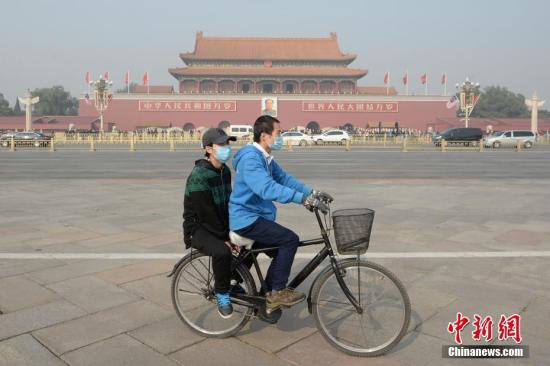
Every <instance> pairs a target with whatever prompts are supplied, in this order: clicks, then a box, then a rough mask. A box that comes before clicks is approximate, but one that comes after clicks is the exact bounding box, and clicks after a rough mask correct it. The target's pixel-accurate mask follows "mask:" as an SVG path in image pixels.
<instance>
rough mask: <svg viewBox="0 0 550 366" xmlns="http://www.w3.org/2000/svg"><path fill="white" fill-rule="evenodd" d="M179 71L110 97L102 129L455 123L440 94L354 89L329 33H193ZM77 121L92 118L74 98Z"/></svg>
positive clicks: (348, 58)
mask: <svg viewBox="0 0 550 366" xmlns="http://www.w3.org/2000/svg"><path fill="white" fill-rule="evenodd" d="M179 56H180V58H181V60H182V61H183V63H184V66H183V67H175V68H170V69H168V72H169V73H170V74H171V75H172V76H173V77H174V78H175V79H176V81H177V87H176V88H174V87H173V86H171V85H149V86H145V85H140V86H137V87H135V88H134V89H133V90H131V91H130V93H115V94H114V95H113V97H112V100H111V102H110V104H109V107H108V109H107V110H106V111H105V113H104V118H105V129H106V130H107V129H109V130H111V129H112V127H113V126H116V127H117V129H118V130H134V129H136V128H146V127H180V128H184V129H194V128H199V127H217V126H219V125H220V123H222V121H226V122H224V124H227V122H229V123H230V124H253V122H254V120H255V119H256V118H257V117H258V116H259V115H261V114H271V115H273V116H275V117H277V118H278V119H279V120H280V121H281V124H282V126H281V127H282V128H283V129H290V128H293V127H296V126H301V127H306V128H311V129H318V128H324V127H339V126H344V125H347V124H350V125H352V126H353V127H359V128H364V127H367V126H370V127H377V126H378V125H379V123H380V122H381V123H382V125H383V126H385V127H388V126H394V125H395V122H397V121H398V122H399V125H400V127H405V128H406V127H409V128H416V129H420V130H427V128H428V127H429V126H434V125H435V123H436V122H437V120H438V119H440V118H442V119H445V118H456V114H455V110H454V109H447V108H446V102H447V101H448V99H449V97H448V96H439V95H438V96H433V95H399V94H397V92H396V90H395V88H393V87H389V88H386V86H380V87H378V86H377V87H372V86H361V85H358V82H359V81H360V80H361V79H362V78H363V77H365V76H366V75H367V74H368V70H362V69H356V68H353V67H351V66H350V64H351V63H352V62H353V61H354V60H355V58H356V55H353V54H347V53H343V52H342V51H341V50H340V46H339V44H338V38H337V36H336V34H335V33H331V34H330V36H329V37H326V38H263V37H262V38H260V37H258V38H251V37H206V36H204V35H203V33H202V32H198V33H197V34H196V40H195V48H194V50H193V52H185V53H181V54H180V55H179ZM79 114H80V116H90V117H92V116H97V115H98V112H97V111H96V110H95V108H94V106H93V102H92V103H90V102H89V101H86V100H85V98H84V96H81V98H80V106H79Z"/></svg>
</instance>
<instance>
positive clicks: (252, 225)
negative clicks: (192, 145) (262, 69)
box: [229, 115, 330, 311]
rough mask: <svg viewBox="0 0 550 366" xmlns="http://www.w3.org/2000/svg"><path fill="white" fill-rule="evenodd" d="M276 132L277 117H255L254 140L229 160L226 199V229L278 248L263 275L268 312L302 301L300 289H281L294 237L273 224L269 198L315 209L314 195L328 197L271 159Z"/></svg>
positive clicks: (277, 138) (317, 203) (279, 139)
mask: <svg viewBox="0 0 550 366" xmlns="http://www.w3.org/2000/svg"><path fill="white" fill-rule="evenodd" d="M280 134H281V127H280V122H279V120H277V119H276V118H274V117H271V116H267V115H263V116H260V117H259V118H258V119H257V120H256V122H255V123H254V143H253V144H252V145H247V146H245V147H243V148H242V149H240V150H239V152H238V153H237V154H236V155H235V158H234V160H233V165H234V167H235V170H236V177H235V183H234V187H233V192H232V193H231V197H230V199H229V227H230V229H231V231H233V232H235V233H237V234H239V235H240V236H243V237H245V238H249V239H252V240H254V242H255V243H254V248H263V247H278V250H277V251H276V253H275V254H274V258H273V260H272V262H271V265H270V266H269V269H268V271H267V276H266V279H265V280H266V286H267V289H266V290H267V293H266V302H267V309H268V310H269V311H273V310H276V309H278V308H279V307H281V306H292V305H295V304H297V303H299V302H300V301H302V300H304V299H305V295H304V294H303V293H301V292H298V291H296V290H294V289H292V288H287V287H286V285H287V282H288V277H289V275H290V269H291V267H292V262H293V261H294V255H295V254H296V250H297V248H298V243H299V238H298V235H296V234H295V233H294V232H293V231H292V230H289V229H287V228H285V227H283V226H281V225H279V224H277V223H276V222H275V217H276V213H277V209H276V208H275V205H274V204H273V201H276V202H279V203H290V202H294V203H298V204H303V205H304V206H306V208H308V209H310V210H312V209H313V208H315V207H317V208H319V209H320V210H322V211H326V210H327V207H326V205H325V204H324V203H323V202H322V201H321V200H319V199H318V197H330V195H328V194H326V193H323V192H318V191H314V190H312V189H311V188H309V187H308V186H306V185H305V184H304V183H302V182H300V181H299V180H297V179H296V178H294V177H292V176H291V175H289V174H287V173H286V172H285V171H284V170H283V169H282V168H281V167H280V166H279V164H277V162H275V160H274V159H273V156H272V155H271V151H272V150H279V149H281V147H282V137H281V136H280Z"/></svg>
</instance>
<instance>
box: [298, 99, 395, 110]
mask: <svg viewBox="0 0 550 366" xmlns="http://www.w3.org/2000/svg"><path fill="white" fill-rule="evenodd" d="M302 111H303V112H364V113H397V112H399V103H398V102H332V101H330V102H329V101H311V102H302Z"/></svg>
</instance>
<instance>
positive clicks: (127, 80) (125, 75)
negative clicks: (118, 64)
mask: <svg viewBox="0 0 550 366" xmlns="http://www.w3.org/2000/svg"><path fill="white" fill-rule="evenodd" d="M129 82H130V71H126V73H125V74H124V84H125V85H128V83H129Z"/></svg>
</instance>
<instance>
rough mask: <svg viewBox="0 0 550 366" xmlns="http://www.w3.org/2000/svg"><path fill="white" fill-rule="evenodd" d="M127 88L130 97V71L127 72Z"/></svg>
mask: <svg viewBox="0 0 550 366" xmlns="http://www.w3.org/2000/svg"><path fill="white" fill-rule="evenodd" d="M126 76H127V77H126V88H127V89H128V95H130V70H126Z"/></svg>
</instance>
